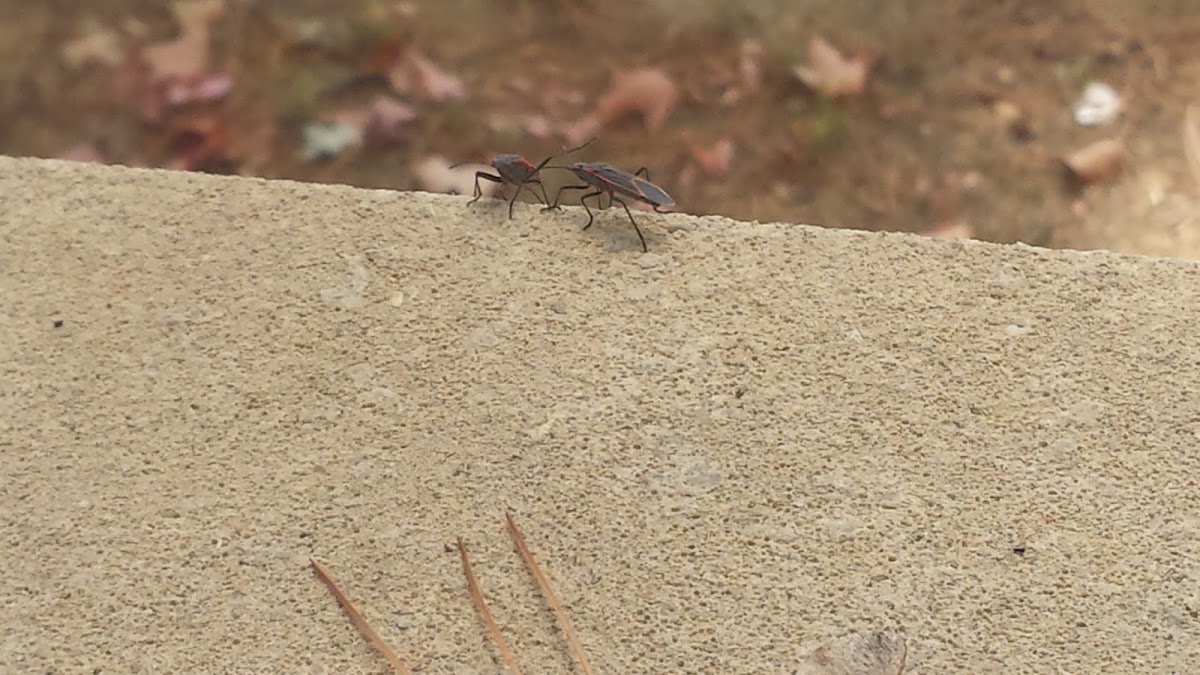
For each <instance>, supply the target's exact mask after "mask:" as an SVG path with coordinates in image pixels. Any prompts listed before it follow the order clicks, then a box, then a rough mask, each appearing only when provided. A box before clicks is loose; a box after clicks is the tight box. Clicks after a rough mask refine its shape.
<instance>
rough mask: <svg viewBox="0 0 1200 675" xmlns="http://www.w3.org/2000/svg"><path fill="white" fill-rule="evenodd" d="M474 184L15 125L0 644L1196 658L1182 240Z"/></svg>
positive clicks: (321, 658) (977, 660) (1, 460)
mask: <svg viewBox="0 0 1200 675" xmlns="http://www.w3.org/2000/svg"><path fill="white" fill-rule="evenodd" d="M466 201H467V200H466V198H465V197H451V196H438V195H429V194H420V193H394V192H381V191H367V190H357V189H352V188H348V187H336V186H317V185H303V184H296V183H289V182H267V181H262V180H250V179H237V178H221V177H210V176H202V175H196V174H185V173H171V172H160V171H145V170H128V169H121V168H109V167H101V166H94V165H83V164H70V163H64V162H55V161H36V160H17V159H5V158H0V485H2V486H3V487H2V489H0V542H2V543H3V546H4V552H3V554H2V555H0V587H2V588H3V589H4V593H3V595H4V601H3V602H0V624H2V625H3V626H4V627H5V629H4V637H3V639H2V640H0V672H2V673H40V672H56V673H93V672H104V673H128V672H140V673H203V672H239V673H251V672H253V673H296V672H305V673H308V672H311V673H378V672H382V669H383V668H384V667H385V666H384V664H383V662H382V660H381V659H379V658H378V657H377V656H376V655H374V654H372V653H371V652H370V651H369V650H368V649H367V648H366V646H365V645H364V643H363V642H362V640H361V639H360V638H359V636H358V635H357V634H356V633H355V632H354V630H353V628H351V626H350V625H349V623H348V622H347V621H346V619H345V618H344V616H343V615H342V614H341V612H340V610H339V609H338V607H337V606H336V604H335V603H334V602H333V601H332V599H331V598H330V596H329V595H328V593H327V592H326V590H325V589H324V588H323V587H322V586H321V585H320V584H319V583H318V582H317V581H316V580H315V578H314V577H313V575H312V574H311V573H310V572H309V571H308V569H307V562H308V559H309V557H310V556H313V557H316V558H318V559H320V560H322V561H323V562H324V563H325V564H326V565H327V566H328V567H329V569H330V570H331V571H332V572H333V574H334V575H335V576H336V577H337V578H338V579H339V581H340V582H341V583H342V584H343V586H344V588H345V589H346V590H347V592H349V593H350V595H351V597H353V598H354V599H355V600H356V601H357V602H358V603H359V605H360V607H361V608H362V609H363V610H364V612H365V613H366V614H367V617H368V618H369V619H370V620H371V621H372V622H373V623H374V624H375V625H376V627H377V628H379V629H380V630H381V632H382V633H383V634H384V636H385V638H386V639H387V640H388V641H389V642H391V643H392V644H393V645H394V646H395V647H396V648H397V650H398V651H399V652H400V653H401V654H402V655H404V656H406V657H407V658H408V659H409V661H410V662H411V663H412V664H413V665H414V666H416V667H419V668H420V669H421V671H422V672H428V673H494V672H496V670H497V665H496V663H495V661H494V657H493V651H492V648H491V647H490V645H488V643H487V642H486V641H485V639H484V636H483V633H482V630H481V627H480V623H479V621H478V619H477V618H476V615H475V614H474V612H473V610H472V608H471V605H470V600H469V598H468V596H467V594H466V592H465V590H464V583H463V581H462V576H461V570H460V568H459V563H458V559H457V555H456V554H455V553H453V552H448V551H449V549H447V548H446V547H447V545H448V544H452V543H453V541H454V537H455V536H456V535H462V536H463V537H464V538H465V539H466V541H467V542H468V545H469V546H470V547H471V551H472V555H473V558H474V561H475V563H476V565H477V568H478V569H477V572H478V574H479V576H480V579H481V583H482V584H483V587H484V591H485V593H487V595H488V598H489V600H490V602H491V603H492V609H493V611H494V612H495V613H496V615H497V617H498V620H499V621H500V622H501V624H502V626H503V627H504V629H505V630H506V631H507V634H508V636H509V638H510V640H512V641H513V642H514V645H515V647H516V648H517V650H518V652H519V653H520V654H521V655H522V657H523V659H524V665H525V666H526V667H527V668H528V669H529V670H530V672H539V673H551V672H564V673H565V672H573V671H572V670H571V665H570V661H569V658H568V656H567V653H566V650H565V648H564V647H563V643H562V641H561V639H560V638H559V636H558V634H557V632H556V629H555V626H554V622H553V618H552V617H551V615H550V614H549V613H548V612H547V611H546V610H545V609H544V606H543V604H542V602H541V601H540V598H539V596H538V595H537V592H536V589H535V587H534V585H533V584H532V582H531V580H530V579H529V577H528V575H527V574H526V573H525V572H524V570H523V568H522V567H521V564H520V561H519V559H518V558H517V556H516V555H515V554H514V553H513V551H512V550H511V545H510V543H509V542H508V539H507V537H506V536H505V534H504V530H503V527H502V522H503V521H502V514H503V512H504V510H505V509H511V510H512V512H513V513H514V515H515V516H516V517H517V518H518V520H519V522H520V523H521V525H522V527H523V528H524V530H525V533H526V536H527V537H528V539H529V543H530V545H531V546H532V547H533V549H534V551H535V553H536V554H537V555H538V559H539V560H540V561H541V562H542V563H543V565H544V566H545V567H546V569H547V571H548V574H549V575H550V577H551V579H552V581H553V583H554V584H555V585H556V588H557V590H558V592H559V595H560V596H561V597H562V599H563V601H564V602H565V603H567V604H568V605H569V607H570V609H571V611H572V612H573V616H574V619H575V623H576V627H577V628H578V630H579V633H580V635H581V637H582V640H583V642H584V644H585V645H586V647H587V648H588V650H589V652H590V654H591V657H592V660H593V661H594V663H595V665H596V666H597V672H601V673H623V674H628V673H647V674H650V673H654V674H660V673H756V674H757V673H777V672H778V673H790V672H796V671H797V670H798V669H799V668H800V665H799V663H800V660H801V659H802V657H803V656H804V655H805V654H807V653H808V652H809V651H811V650H812V649H813V647H815V646H816V645H819V644H823V643H826V642H828V641H830V640H835V639H837V638H839V637H840V636H845V635H847V634H851V633H857V632H863V631H865V632H872V631H891V632H893V633H902V634H904V635H906V636H907V645H908V657H907V664H908V667H907V670H906V671H905V672H906V673H989V672H997V673H998V672H1006V673H1008V672H1031V673H1032V672H1037V673H1060V672H1072V673H1091V672H1111V673H1151V672H1153V673H1167V672H1188V671H1190V670H1192V669H1194V668H1195V665H1196V664H1198V663H1200V640H1198V639H1197V638H1200V618H1198V613H1200V478H1198V476H1200V450H1198V447H1200V402H1198V397H1197V395H1196V383H1197V372H1198V368H1200V338H1198V337H1197V322H1196V311H1197V307H1200V267H1197V265H1196V264H1193V263H1187V262H1177V261H1168V260H1154V259H1146V258H1133V257H1123V256H1116V255H1109V254H1103V253H1093V254H1079V253H1073V252H1052V251H1045V250H1037V249H1031V248H1022V247H1005V246H995V245H988V244H981V243H962V242H939V241H933V240H927V239H922V238H918V237H914V236H906V235H888V234H866V233H855V232H844V231H827V230H820V229H817V228H810V227H803V226H788V225H778V224H748V223H736V222H732V221H728V220H723V219H720V218H704V219H696V218H691V217H688V216H682V215H678V216H658V215H653V214H648V215H642V216H640V218H641V222H643V223H644V225H643V229H644V230H645V232H646V234H647V238H648V240H649V243H650V250H651V253H650V254H648V255H643V254H642V253H641V251H640V249H638V248H637V246H638V244H637V238H636V236H635V235H634V234H633V232H632V229H631V228H630V227H629V224H628V222H627V221H625V216H624V213H623V212H621V211H620V210H619V209H617V210H613V211H609V212H606V213H603V214H601V215H600V216H599V217H598V220H597V223H596V225H595V226H594V227H593V228H591V229H590V230H588V231H587V232H580V229H579V228H580V226H581V225H582V223H583V220H584V218H583V213H582V211H581V210H576V209H566V210H564V212H563V213H560V214H541V213H539V212H538V211H537V210H536V209H535V208H533V207H525V208H518V209H517V217H516V219H514V220H513V221H508V220H506V218H505V216H506V207H504V206H503V205H501V204H499V203H498V202H492V203H486V204H485V203H480V204H476V205H475V206H473V207H472V208H471V209H467V208H466V207H465V203H466ZM610 249H614V250H610ZM57 322H61V323H60V324H59V323H57ZM397 621H398V622H399V624H400V625H403V626H405V627H404V628H400V627H399V626H398V624H397Z"/></svg>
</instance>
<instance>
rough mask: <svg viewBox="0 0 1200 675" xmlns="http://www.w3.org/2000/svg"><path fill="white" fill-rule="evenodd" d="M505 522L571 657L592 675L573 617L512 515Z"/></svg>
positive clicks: (581, 668)
mask: <svg viewBox="0 0 1200 675" xmlns="http://www.w3.org/2000/svg"><path fill="white" fill-rule="evenodd" d="M504 520H505V522H506V523H507V525H508V534H509V536H511V537H512V540H513V544H514V545H515V546H516V547H517V553H519V554H521V560H522V561H524V563H525V568H526V569H528V570H529V573H530V574H532V575H533V580H534V581H535V582H537V585H538V589H539V590H540V591H541V592H542V597H544V598H545V599H546V604H548V605H550V609H551V611H553V612H554V616H555V618H557V619H558V626H559V628H561V629H562V632H563V635H564V636H566V638H567V646H568V647H569V648H570V650H571V656H573V657H575V662H576V663H578V664H579V668H580V670H582V671H583V672H584V675H592V673H593V672H594V671H593V670H592V664H591V662H590V661H588V657H587V653H586V652H584V651H583V645H582V644H581V643H580V642H579V635H578V634H577V633H576V632H575V626H574V624H572V623H571V616H570V615H569V614H567V611H566V610H565V609H563V606H562V603H560V602H559V601H558V596H557V595H555V594H554V589H553V588H551V587H550V582H549V581H547V580H546V575H545V574H543V573H542V568H541V567H538V564H537V561H536V560H534V558H533V552H532V551H530V550H529V545H528V544H526V543H525V536H524V535H522V534H521V530H520V529H518V528H517V524H516V523H515V522H514V521H513V518H512V515H511V514H508V513H506V514H504Z"/></svg>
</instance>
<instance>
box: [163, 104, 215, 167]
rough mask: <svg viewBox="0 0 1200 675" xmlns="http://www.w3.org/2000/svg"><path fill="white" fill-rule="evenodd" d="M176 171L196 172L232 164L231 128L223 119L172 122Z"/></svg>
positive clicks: (206, 118) (199, 118) (173, 163)
mask: <svg viewBox="0 0 1200 675" xmlns="http://www.w3.org/2000/svg"><path fill="white" fill-rule="evenodd" d="M172 127H173V131H174V134H173V136H172V139H171V147H172V150H173V152H174V155H175V158H174V159H173V160H172V161H171V162H170V163H169V166H170V167H171V168H173V169H178V170H181V171H196V170H201V169H205V168H208V167H212V166H216V165H219V164H228V163H229V157H228V154H227V152H226V149H227V146H228V144H229V127H228V125H227V124H226V123H225V122H224V121H223V120H221V119H219V118H216V117H213V116H201V117H195V118H191V119H186V120H183V121H180V122H174V123H172Z"/></svg>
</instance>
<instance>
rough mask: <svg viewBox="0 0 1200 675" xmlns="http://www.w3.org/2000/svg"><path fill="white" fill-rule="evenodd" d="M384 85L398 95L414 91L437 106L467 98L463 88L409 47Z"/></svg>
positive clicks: (393, 66)
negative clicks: (437, 104)
mask: <svg viewBox="0 0 1200 675" xmlns="http://www.w3.org/2000/svg"><path fill="white" fill-rule="evenodd" d="M388 82H389V83H390V84H391V87H392V90H393V91H395V92H396V93H398V94H408V93H412V92H413V91H414V90H415V93H417V94H419V95H420V96H422V97H424V98H426V99H428V100H430V101H435V102H438V103H443V102H446V101H461V100H463V99H465V98H466V97H467V85H466V84H465V83H464V82H463V81H462V79H461V78H459V77H458V76H457V75H452V74H451V73H449V72H448V71H446V70H445V69H444V68H442V67H441V66H439V65H437V64H436V63H434V62H433V61H432V60H430V58H429V57H428V56H426V55H425V54H424V53H423V52H422V51H420V50H419V49H417V48H415V47H410V48H409V49H408V50H406V51H405V52H404V55H403V56H402V57H401V58H400V59H398V60H397V61H396V62H395V63H394V64H393V65H392V67H391V68H390V69H389V70H388Z"/></svg>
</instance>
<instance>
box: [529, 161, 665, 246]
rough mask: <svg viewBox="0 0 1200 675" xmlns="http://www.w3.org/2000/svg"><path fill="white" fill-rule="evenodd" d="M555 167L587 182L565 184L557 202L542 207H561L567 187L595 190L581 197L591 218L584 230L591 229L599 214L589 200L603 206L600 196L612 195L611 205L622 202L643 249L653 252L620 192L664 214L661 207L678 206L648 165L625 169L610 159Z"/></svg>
mask: <svg viewBox="0 0 1200 675" xmlns="http://www.w3.org/2000/svg"><path fill="white" fill-rule="evenodd" d="M548 168H554V169H566V170H568V171H570V172H571V173H573V174H575V175H576V176H577V177H578V178H579V180H581V181H583V182H584V184H583V185H564V186H562V187H561V188H559V189H558V193H557V194H555V195H554V203H553V204H551V205H548V206H546V208H544V209H542V210H543V211H547V210H549V209H556V208H558V200H559V197H561V196H562V193H563V191H564V190H594V192H589V193H587V194H586V195H583V196H582V197H580V198H579V203H580V204H583V208H584V210H585V211H587V214H588V221H587V225H584V226H583V229H585V230H586V229H588V228H589V227H591V226H592V223H593V222H595V220H596V214H594V213H592V210H591V209H590V208H588V204H587V200H588V198H590V197H595V198H596V208H597V209H599V208H600V197H601V196H603V195H606V194H607V195H608V198H609V205H610V206H611V205H612V202H616V203H618V204H620V205H621V206H622V207H623V208H624V209H625V215H627V216H629V222H630V223H633V229H634V231H635V232H637V236H638V239H640V240H641V241H642V251H643V252H645V251H649V250H650V249H649V248H647V247H646V238H645V237H643V236H642V228H640V227H638V224H637V221H636V220H634V219H633V214H632V213H630V212H629V205H628V204H626V203H625V200H623V199H621V198H620V197H618V196H617V195H618V194H620V195H621V196H623V197H628V198H630V199H634V200H636V201H639V202H643V203H645V204H649V205H650V206H653V207H654V211H655V212H656V213H663V212H662V211H660V210H659V209H664V208H671V207H673V206H675V200H674V199H672V198H671V195H669V194H667V191H666V190H664V189H662V188H660V187H658V186H657V185H655V184H654V183H651V182H650V172H649V170H647V169H646V167H642V168H640V169H638V170H637V171H635V172H633V173H629V172H627V171H622V170H621V169H618V168H617V167H615V166H613V165H612V164H608V163H606V162H575V163H574V164H572V165H570V166H556V167H548Z"/></svg>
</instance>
